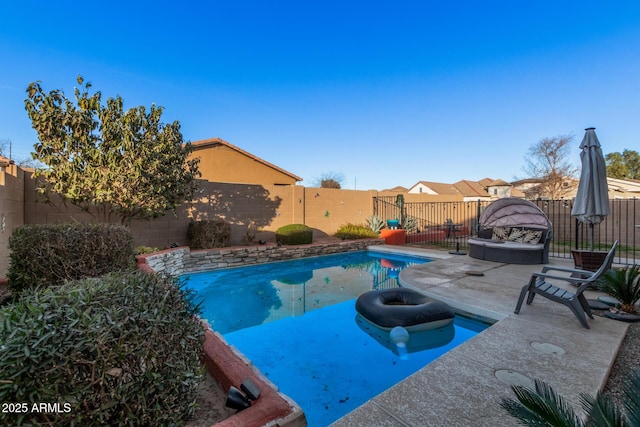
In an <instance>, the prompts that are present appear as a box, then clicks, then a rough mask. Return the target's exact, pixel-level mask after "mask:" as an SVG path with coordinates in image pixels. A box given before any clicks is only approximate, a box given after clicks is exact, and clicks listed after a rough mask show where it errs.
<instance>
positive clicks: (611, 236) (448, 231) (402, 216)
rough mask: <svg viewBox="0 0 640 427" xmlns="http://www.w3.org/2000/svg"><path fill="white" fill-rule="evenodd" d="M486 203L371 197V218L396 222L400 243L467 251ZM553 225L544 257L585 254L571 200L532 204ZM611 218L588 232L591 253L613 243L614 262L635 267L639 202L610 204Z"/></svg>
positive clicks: (585, 240)
mask: <svg viewBox="0 0 640 427" xmlns="http://www.w3.org/2000/svg"><path fill="white" fill-rule="evenodd" d="M490 203H491V202H488V201H481V200H477V201H469V202H403V201H402V199H401V198H400V199H399V198H396V197H393V196H391V197H388V196H385V197H374V198H373V211H374V214H375V215H377V216H378V217H380V218H381V219H382V220H384V221H386V220H389V219H398V220H400V222H401V224H403V225H404V227H403V228H406V229H407V234H406V236H407V237H406V243H407V244H411V245H425V246H438V247H444V248H455V247H457V246H459V247H460V248H462V249H467V248H468V243H467V241H468V239H469V237H473V236H475V235H477V231H478V227H479V218H480V214H481V213H482V211H483V210H484V209H485V208H486V207H487V205H489V204H490ZM533 203H535V204H536V205H538V206H539V207H540V208H541V209H542V210H543V211H544V212H545V213H546V214H547V216H548V217H549V220H550V221H551V223H552V224H553V240H552V242H551V248H550V255H551V256H554V257H560V258H571V257H572V255H571V250H572V249H589V246H590V242H589V241H590V230H589V226H588V225H585V224H583V223H581V222H579V221H578V220H576V219H575V218H573V217H572V216H571V208H572V206H573V200H537V201H536V200H534V201H533ZM610 203H611V214H610V215H609V216H607V217H606V218H605V219H604V220H603V221H602V222H601V223H600V224H598V225H595V227H594V249H595V250H608V249H609V248H610V247H611V244H612V243H613V242H614V241H615V240H618V241H619V242H620V246H619V247H618V250H617V251H616V258H615V262H616V263H619V264H639V263H640V199H614V200H611V202H610Z"/></svg>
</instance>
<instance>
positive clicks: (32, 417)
mask: <svg viewBox="0 0 640 427" xmlns="http://www.w3.org/2000/svg"><path fill="white" fill-rule="evenodd" d="M197 313H198V308H197V307H196V306H194V304H193V303H192V302H191V294H190V293H189V292H187V291H183V290H181V289H180V288H179V287H178V286H177V285H176V283H175V281H174V280H172V279H168V278H163V277H161V276H158V275H150V274H144V273H141V272H129V273H111V274H108V275H105V276H103V277H99V278H91V279H83V280H81V281H71V282H67V283H66V284H64V285H61V286H58V287H47V288H40V289H36V290H32V289H30V290H27V291H25V292H24V293H23V295H22V298H21V299H19V300H17V301H15V302H13V303H11V304H8V305H5V306H3V307H0V343H2V346H1V348H2V354H3V356H2V357H1V358H0V379H2V381H0V401H2V402H32V403H33V402H52V403H58V404H59V405H60V411H61V412H59V413H49V414H47V413H43V412H38V411H31V406H30V405H32V403H29V411H27V413H23V414H8V413H0V425H12V426H15V425H36V424H37V425H40V424H46V425H78V426H80V425H82V426H104V425H132V426H133V425H154V426H160V425H181V424H183V422H182V421H181V420H184V419H185V418H186V417H189V416H191V415H192V414H193V410H194V405H195V401H196V396H197V393H198V385H199V383H200V380H201V378H202V374H203V369H202V365H201V362H200V355H201V352H202V345H203V336H204V331H203V328H202V325H201V324H200V322H199V321H198V320H197V318H196V317H195V314H197Z"/></svg>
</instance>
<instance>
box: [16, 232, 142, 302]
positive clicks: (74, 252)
mask: <svg viewBox="0 0 640 427" xmlns="http://www.w3.org/2000/svg"><path fill="white" fill-rule="evenodd" d="M9 249H11V254H10V255H9V269H8V273H7V277H8V278H9V284H10V286H11V288H12V290H13V291H17V292H21V291H22V290H24V289H26V288H34V287H37V286H57V285H61V284H63V283H64V282H66V281H68V280H75V279H82V278H85V277H97V276H101V275H103V274H105V273H108V272H112V271H123V270H128V269H129V268H131V267H132V265H133V262H134V260H135V259H134V252H133V237H132V236H131V232H130V231H129V229H128V228H126V227H124V226H120V225H110V224H46V225H25V226H22V227H19V228H17V229H16V230H15V231H14V232H13V233H12V234H11V237H10V238H9Z"/></svg>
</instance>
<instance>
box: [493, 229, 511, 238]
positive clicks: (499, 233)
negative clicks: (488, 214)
mask: <svg viewBox="0 0 640 427" xmlns="http://www.w3.org/2000/svg"><path fill="white" fill-rule="evenodd" d="M510 231H511V229H510V228H509V227H493V235H492V236H491V238H492V239H493V240H507V239H508V238H509V232H510Z"/></svg>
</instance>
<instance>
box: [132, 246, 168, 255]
mask: <svg viewBox="0 0 640 427" xmlns="http://www.w3.org/2000/svg"><path fill="white" fill-rule="evenodd" d="M161 250H162V249H160V248H156V247H151V246H137V247H136V248H135V250H134V253H135V254H136V255H144V254H152V253H154V252H159V251H161Z"/></svg>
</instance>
